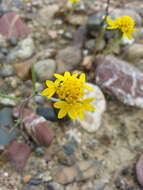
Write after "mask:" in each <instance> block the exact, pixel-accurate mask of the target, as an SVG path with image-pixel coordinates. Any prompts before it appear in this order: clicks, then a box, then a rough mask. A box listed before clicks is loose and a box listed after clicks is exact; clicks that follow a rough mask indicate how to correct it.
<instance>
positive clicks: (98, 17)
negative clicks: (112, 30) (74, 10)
mask: <svg viewBox="0 0 143 190" xmlns="http://www.w3.org/2000/svg"><path fill="white" fill-rule="evenodd" d="M104 16H105V11H100V12H98V13H96V14H93V15H91V16H90V17H89V19H88V21H87V23H86V26H87V30H88V32H91V30H94V31H95V30H100V29H101V26H102V23H103V21H104Z"/></svg>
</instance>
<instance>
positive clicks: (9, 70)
mask: <svg viewBox="0 0 143 190" xmlns="http://www.w3.org/2000/svg"><path fill="white" fill-rule="evenodd" d="M0 75H1V76H2V77H10V76H12V75H14V69H13V67H12V66H11V65H4V66H3V67H2V68H1V71H0Z"/></svg>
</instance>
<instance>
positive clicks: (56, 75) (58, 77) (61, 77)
mask: <svg viewBox="0 0 143 190" xmlns="http://www.w3.org/2000/svg"><path fill="white" fill-rule="evenodd" d="M54 77H55V78H57V79H59V80H60V81H63V80H64V76H62V75H59V74H54Z"/></svg>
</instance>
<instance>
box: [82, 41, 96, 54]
mask: <svg viewBox="0 0 143 190" xmlns="http://www.w3.org/2000/svg"><path fill="white" fill-rule="evenodd" d="M95 47H96V41H95V40H94V39H91V40H88V41H86V43H85V48H86V49H88V50H90V51H94V49H95Z"/></svg>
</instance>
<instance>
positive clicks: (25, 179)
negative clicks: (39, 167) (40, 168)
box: [22, 175, 32, 184]
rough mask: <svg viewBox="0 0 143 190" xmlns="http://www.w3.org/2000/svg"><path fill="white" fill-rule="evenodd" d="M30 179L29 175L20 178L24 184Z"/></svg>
mask: <svg viewBox="0 0 143 190" xmlns="http://www.w3.org/2000/svg"><path fill="white" fill-rule="evenodd" d="M31 178H32V176H31V175H26V176H24V177H23V178H22V181H23V183H24V184H26V183H28V182H29V181H30V179H31Z"/></svg>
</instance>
